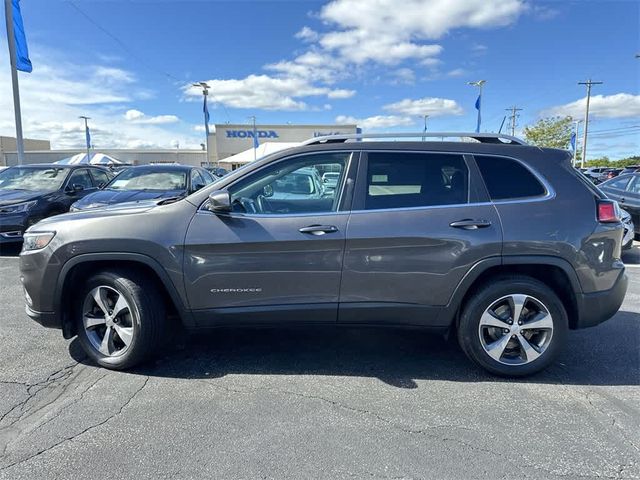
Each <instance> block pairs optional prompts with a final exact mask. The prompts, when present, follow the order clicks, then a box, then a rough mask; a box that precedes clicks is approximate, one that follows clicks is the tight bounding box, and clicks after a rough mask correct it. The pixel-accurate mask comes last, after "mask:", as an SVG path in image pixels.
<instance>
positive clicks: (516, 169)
mask: <svg viewBox="0 0 640 480" xmlns="http://www.w3.org/2000/svg"><path fill="white" fill-rule="evenodd" d="M474 158H475V160H476V163H477V164H478V168H479V169H480V173H481V174H482V178H483V179H484V183H485V185H486V186H487V190H488V192H489V196H490V197H491V200H512V199H518V198H529V197H539V196H542V195H545V194H546V193H547V190H546V188H545V187H544V185H542V183H540V181H539V180H538V179H537V178H536V177H535V175H534V174H533V173H531V171H529V169H527V168H526V167H525V166H524V165H522V164H521V163H520V162H517V161H516V160H513V159H511V158H505V157H494V156H489V155H474Z"/></svg>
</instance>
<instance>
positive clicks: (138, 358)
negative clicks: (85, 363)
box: [74, 269, 167, 370]
mask: <svg viewBox="0 0 640 480" xmlns="http://www.w3.org/2000/svg"><path fill="white" fill-rule="evenodd" d="M99 286H106V287H110V288H112V289H114V290H116V291H117V292H118V293H120V294H121V295H122V296H124V298H125V300H126V301H127V302H128V303H129V305H131V306H132V309H131V310H132V311H131V312H130V317H128V318H129V320H130V323H131V326H132V327H133V336H132V339H131V341H130V344H129V346H128V347H127V349H126V351H125V352H124V353H122V354H120V355H114V356H110V355H104V354H103V353H101V352H100V351H99V350H98V349H97V348H96V347H95V346H94V345H93V344H92V342H91V341H90V339H89V337H88V335H87V331H86V330H85V328H84V324H83V313H84V312H83V309H84V308H83V307H84V303H85V299H86V297H87V295H89V294H90V292H91V291H92V290H93V289H94V288H96V287H99ZM74 312H75V314H74V316H75V321H76V328H77V330H76V331H77V332H78V339H79V341H80V344H81V345H82V348H83V349H84V351H85V352H86V353H87V355H88V356H89V357H90V358H91V359H92V360H94V361H95V362H96V363H97V364H98V365H100V366H102V367H105V368H109V369H113V370H125V369H128V368H131V367H133V366H135V365H138V364H140V363H142V362H144V361H145V360H147V359H149V358H150V356H151V354H152V353H153V351H154V350H157V349H159V348H160V347H162V345H163V344H164V340H165V336H166V329H167V318H166V309H165V305H164V300H163V298H162V296H161V295H160V292H159V289H158V287H157V286H156V285H155V283H154V282H153V280H152V279H149V278H148V276H145V275H144V274H141V273H139V272H137V271H134V270H128V269H118V270H108V271H103V272H100V273H97V274H95V275H92V276H91V277H90V278H89V279H87V281H86V282H84V284H83V286H82V289H81V292H80V296H79V299H78V301H77V305H76V308H75V309H74Z"/></svg>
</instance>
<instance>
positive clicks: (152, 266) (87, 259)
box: [54, 252, 193, 338]
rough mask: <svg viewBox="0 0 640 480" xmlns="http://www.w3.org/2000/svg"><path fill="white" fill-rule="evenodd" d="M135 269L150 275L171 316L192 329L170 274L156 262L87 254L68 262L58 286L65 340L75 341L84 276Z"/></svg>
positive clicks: (130, 256) (132, 255)
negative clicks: (76, 299)
mask: <svg viewBox="0 0 640 480" xmlns="http://www.w3.org/2000/svg"><path fill="white" fill-rule="evenodd" d="M119 268H120V269H122V268H125V269H134V270H137V271H141V272H143V273H145V274H148V275H150V281H152V282H155V283H156V286H157V287H158V288H159V289H160V290H161V293H163V294H165V295H163V297H164V299H165V303H166V307H167V309H168V313H169V314H170V315H173V316H177V317H178V319H179V320H180V321H181V322H182V323H183V324H184V325H190V324H192V323H193V322H192V321H191V316H190V313H189V311H188V309H187V308H186V306H185V304H184V302H183V300H182V298H181V297H180V294H179V293H178V290H177V289H176V287H175V285H174V284H173V282H172V281H171V279H170V278H169V275H168V274H167V272H166V271H165V270H164V269H163V268H162V266H161V265H160V264H159V263H158V262H157V261H156V260H154V259H153V258H151V257H149V256H147V255H143V254H137V253H116V252H114V253H93V254H83V255H78V256H76V257H73V258H71V259H70V260H69V261H67V262H66V263H65V264H64V265H63V267H62V269H61V270H60V274H59V276H58V281H57V284H56V295H55V297H54V298H55V299H56V305H55V311H57V312H60V318H61V324H62V333H63V336H64V338H71V337H73V336H74V335H75V334H76V332H75V325H74V324H73V319H72V318H71V315H70V314H71V311H70V310H71V307H72V305H73V301H72V298H73V292H74V291H75V289H74V288H73V287H74V286H76V285H77V282H79V281H81V279H82V278H83V277H84V275H87V274H90V273H94V272H98V271H100V270H114V269H119Z"/></svg>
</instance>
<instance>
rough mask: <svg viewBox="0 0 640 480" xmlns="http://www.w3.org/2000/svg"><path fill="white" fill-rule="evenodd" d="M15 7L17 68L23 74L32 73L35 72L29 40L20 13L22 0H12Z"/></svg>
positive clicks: (14, 24)
mask: <svg viewBox="0 0 640 480" xmlns="http://www.w3.org/2000/svg"><path fill="white" fill-rule="evenodd" d="M11 4H12V5H13V38H14V40H15V45H16V68H17V69H18V70H20V71H22V72H27V73H30V72H31V71H32V70H33V66H32V65H31V60H29V49H28V48H27V38H26V37H25V35H24V25H23V24H22V13H20V0H11Z"/></svg>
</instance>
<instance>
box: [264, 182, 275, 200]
mask: <svg viewBox="0 0 640 480" xmlns="http://www.w3.org/2000/svg"><path fill="white" fill-rule="evenodd" d="M262 196H263V197H267V198H269V197H273V187H272V186H271V185H265V186H264V187H262Z"/></svg>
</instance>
